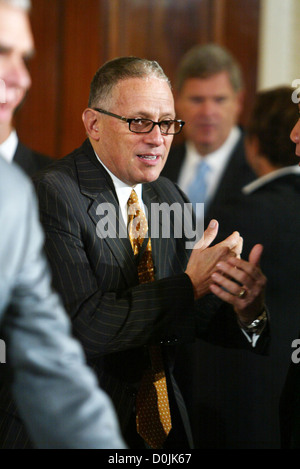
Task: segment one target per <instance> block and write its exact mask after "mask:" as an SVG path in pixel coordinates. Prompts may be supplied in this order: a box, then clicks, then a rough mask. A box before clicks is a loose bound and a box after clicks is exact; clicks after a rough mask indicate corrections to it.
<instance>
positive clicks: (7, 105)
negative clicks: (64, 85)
mask: <svg viewBox="0 0 300 469" xmlns="http://www.w3.org/2000/svg"><path fill="white" fill-rule="evenodd" d="M29 10H30V0H0V79H1V80H2V83H4V85H5V89H4V90H2V93H1V99H0V156H1V157H2V158H4V159H5V160H6V161H8V162H9V163H11V162H12V161H13V162H15V163H17V164H18V165H19V166H21V168H22V169H23V170H24V171H25V172H26V173H27V174H28V175H29V176H32V175H33V174H34V173H36V172H37V171H38V170H40V169H42V168H44V167H45V166H47V165H49V164H50V163H51V158H49V157H46V156H44V155H41V154H40V153H37V152H35V151H33V150H31V149H30V148H28V147H26V146H25V145H24V144H23V143H21V142H20V141H19V139H18V136H17V132H16V130H15V128H14V123H13V120H14V114H15V112H16V110H17V109H18V107H19V106H20V105H21V103H22V102H23V100H24V98H25V96H26V93H27V91H28V89H29V88H30V86H31V78H30V74H29V71H28V68H27V62H28V60H30V58H31V57H32V55H33V54H34V40H33V36H32V32H31V27H30V22H29V17H28V12H29Z"/></svg>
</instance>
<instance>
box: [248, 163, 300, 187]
mask: <svg viewBox="0 0 300 469" xmlns="http://www.w3.org/2000/svg"><path fill="white" fill-rule="evenodd" d="M288 174H297V175H300V167H299V166H298V164H297V165H292V166H285V167H284V168H280V169H276V170H275V171H272V172H271V173H268V174H266V175H265V176H261V177H260V178H258V179H255V181H253V182H250V184H247V185H246V186H244V187H243V188H242V192H243V193H244V194H246V195H248V194H251V193H252V192H254V191H256V190H258V189H259V188H260V187H262V186H264V185H265V184H268V183H269V182H271V181H273V180H274V179H277V178H279V177H282V176H286V175H288Z"/></svg>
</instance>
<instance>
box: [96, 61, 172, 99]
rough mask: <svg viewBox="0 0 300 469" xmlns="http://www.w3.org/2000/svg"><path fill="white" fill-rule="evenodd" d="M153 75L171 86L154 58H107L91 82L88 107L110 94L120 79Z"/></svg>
mask: <svg viewBox="0 0 300 469" xmlns="http://www.w3.org/2000/svg"><path fill="white" fill-rule="evenodd" d="M148 77H155V78H159V79H161V80H164V81H165V82H167V83H168V85H169V86H170V88H171V83H170V81H169V78H168V77H167V76H166V74H165V72H164V71H163V69H162V68H161V66H160V65H159V64H158V62H156V61H155V60H147V59H141V58H139V57H133V56H128V57H117V58H115V59H113V60H109V61H108V62H106V63H105V64H104V65H102V67H100V68H99V69H98V70H97V72H96V74H95V76H94V78H93V80H92V83H91V87H90V96H89V107H93V106H97V105H99V103H100V102H102V103H103V102H105V100H106V99H108V98H109V97H110V95H111V92H112V89H113V88H114V86H115V85H116V84H117V83H118V82H119V81H121V80H126V79H128V78H148Z"/></svg>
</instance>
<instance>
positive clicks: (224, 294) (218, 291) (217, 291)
mask: <svg viewBox="0 0 300 469" xmlns="http://www.w3.org/2000/svg"><path fill="white" fill-rule="evenodd" d="M209 289H210V291H211V292H212V293H213V294H214V295H216V296H217V297H218V298H220V299H221V300H223V301H225V302H227V303H230V304H232V305H233V306H235V305H236V304H238V301H239V298H238V297H237V296H235V295H232V294H231V293H230V292H228V291H227V290H224V288H223V287H221V286H219V285H217V284H216V283H212V284H211V285H210V286H209Z"/></svg>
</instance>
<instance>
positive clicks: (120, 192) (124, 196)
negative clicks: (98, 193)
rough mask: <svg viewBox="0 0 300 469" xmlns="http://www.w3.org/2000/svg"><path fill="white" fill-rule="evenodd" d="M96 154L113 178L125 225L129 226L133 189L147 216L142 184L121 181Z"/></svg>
mask: <svg viewBox="0 0 300 469" xmlns="http://www.w3.org/2000/svg"><path fill="white" fill-rule="evenodd" d="M95 155H96V157H97V159H98V161H99V162H100V163H101V164H102V166H103V167H104V168H105V170H106V171H107V172H108V174H109V175H110V177H111V178H112V181H113V184H114V187H115V190H116V193H117V197H118V200H119V206H120V212H121V215H122V217H123V221H124V223H125V226H127V221H128V206H127V202H128V199H129V197H130V194H131V191H132V189H134V190H135V192H136V195H137V197H138V199H139V204H140V207H141V209H142V210H143V211H144V213H145V215H146V218H148V217H147V210H146V209H145V206H144V203H143V199H142V184H136V185H135V186H129V185H128V184H125V182H123V181H121V180H120V179H119V178H117V176H115V175H114V174H113V173H112V172H111V171H110V170H109V169H108V168H107V167H106V166H105V164H104V163H103V162H102V161H101V160H100V158H99V156H98V155H97V153H96V152H95Z"/></svg>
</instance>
